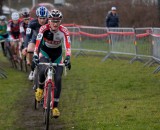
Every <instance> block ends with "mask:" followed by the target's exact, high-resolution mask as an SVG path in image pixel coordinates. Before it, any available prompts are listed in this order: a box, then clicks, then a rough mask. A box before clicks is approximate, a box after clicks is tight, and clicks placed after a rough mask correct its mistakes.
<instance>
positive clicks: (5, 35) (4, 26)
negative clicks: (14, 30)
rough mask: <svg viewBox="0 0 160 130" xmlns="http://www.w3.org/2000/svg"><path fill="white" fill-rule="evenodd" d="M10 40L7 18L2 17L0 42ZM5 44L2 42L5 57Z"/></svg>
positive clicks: (0, 21) (0, 19)
mask: <svg viewBox="0 0 160 130" xmlns="http://www.w3.org/2000/svg"><path fill="white" fill-rule="evenodd" d="M7 38H8V33H7V21H6V16H4V15H2V16H0V41H1V40H6V39H7ZM4 43H5V41H4V42H1V46H2V51H3V55H4V56H5V55H6V53H5V48H4Z"/></svg>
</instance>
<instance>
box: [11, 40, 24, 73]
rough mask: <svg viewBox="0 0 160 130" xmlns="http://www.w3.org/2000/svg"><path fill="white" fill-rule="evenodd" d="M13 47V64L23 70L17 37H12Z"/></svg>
mask: <svg viewBox="0 0 160 130" xmlns="http://www.w3.org/2000/svg"><path fill="white" fill-rule="evenodd" d="M13 42H15V43H14V47H15V55H14V54H13V52H12V58H13V61H14V65H15V68H16V69H20V70H21V71H22V70H23V59H22V52H21V49H20V46H21V43H20V40H19V39H14V40H13Z"/></svg>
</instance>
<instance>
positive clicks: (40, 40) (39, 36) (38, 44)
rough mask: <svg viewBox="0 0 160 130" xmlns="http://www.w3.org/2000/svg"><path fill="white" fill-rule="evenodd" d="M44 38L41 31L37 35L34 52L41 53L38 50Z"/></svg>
mask: <svg viewBox="0 0 160 130" xmlns="http://www.w3.org/2000/svg"><path fill="white" fill-rule="evenodd" d="M42 39H43V33H41V32H39V33H38V35H37V38H36V45H35V50H34V54H38V53H39V52H38V50H39V47H40V44H41V42H42Z"/></svg>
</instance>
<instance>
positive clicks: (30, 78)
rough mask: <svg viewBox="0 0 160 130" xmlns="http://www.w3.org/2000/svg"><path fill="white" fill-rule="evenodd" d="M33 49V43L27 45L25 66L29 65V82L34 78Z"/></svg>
mask: <svg viewBox="0 0 160 130" xmlns="http://www.w3.org/2000/svg"><path fill="white" fill-rule="evenodd" d="M34 48H35V43H33V42H31V43H29V45H28V48H27V59H28V61H27V62H28V63H27V64H30V65H31V72H30V74H29V77H28V79H29V80H33V78H34V73H33V72H34V68H35V64H34V62H32V57H33V52H34Z"/></svg>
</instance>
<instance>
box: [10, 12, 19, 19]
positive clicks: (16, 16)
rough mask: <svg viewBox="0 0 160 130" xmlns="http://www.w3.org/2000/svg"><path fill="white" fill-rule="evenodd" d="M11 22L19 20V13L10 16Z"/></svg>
mask: <svg viewBox="0 0 160 130" xmlns="http://www.w3.org/2000/svg"><path fill="white" fill-rule="evenodd" d="M11 18H12V20H18V19H19V13H18V12H13V13H12V15H11Z"/></svg>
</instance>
